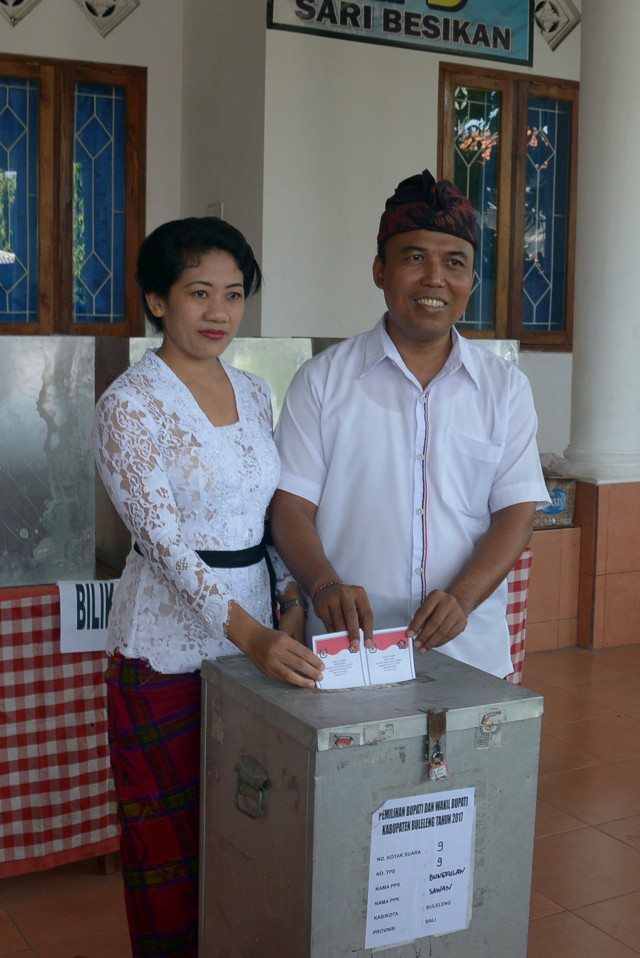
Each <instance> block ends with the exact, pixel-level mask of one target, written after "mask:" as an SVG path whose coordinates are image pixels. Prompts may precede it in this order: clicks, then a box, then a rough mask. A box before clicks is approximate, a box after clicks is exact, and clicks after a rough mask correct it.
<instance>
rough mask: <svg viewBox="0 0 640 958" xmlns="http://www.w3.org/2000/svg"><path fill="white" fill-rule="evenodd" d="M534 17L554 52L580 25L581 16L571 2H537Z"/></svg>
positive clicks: (564, 0) (558, 0)
mask: <svg viewBox="0 0 640 958" xmlns="http://www.w3.org/2000/svg"><path fill="white" fill-rule="evenodd" d="M533 15H534V17H535V21H536V23H537V24H538V27H539V28H540V32H541V33H542V36H543V37H544V38H545V40H546V41H547V43H548V44H549V46H550V47H551V49H552V50H555V48H556V47H557V46H558V45H559V44H560V43H562V41H563V40H564V39H565V37H566V36H567V35H568V34H569V33H571V31H572V30H573V28H574V27H575V26H577V25H578V24H579V23H580V14H579V13H578V11H577V10H576V8H575V7H574V5H573V3H572V2H571V0H537V2H536V5H535V7H534V12H533Z"/></svg>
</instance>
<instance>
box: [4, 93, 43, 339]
mask: <svg viewBox="0 0 640 958" xmlns="http://www.w3.org/2000/svg"><path fill="white" fill-rule="evenodd" d="M39 101H40V84H39V82H38V81H37V80H32V79H29V78H24V79H22V78H15V77H11V76H4V77H2V76H0V325H2V324H6V323H37V322H38V154H39V143H38V135H39V129H40V124H39V116H38V113H39V111H38V104H39Z"/></svg>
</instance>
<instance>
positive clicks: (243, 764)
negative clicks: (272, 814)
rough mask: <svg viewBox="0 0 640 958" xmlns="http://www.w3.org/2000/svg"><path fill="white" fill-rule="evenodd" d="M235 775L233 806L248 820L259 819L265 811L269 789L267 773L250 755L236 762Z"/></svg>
mask: <svg viewBox="0 0 640 958" xmlns="http://www.w3.org/2000/svg"><path fill="white" fill-rule="evenodd" d="M234 771H235V772H236V773H237V776H238V778H237V781H236V793H235V805H236V808H237V809H238V811H239V812H242V814H243V815H248V816H249V818H260V816H261V815H265V814H266V811H267V796H266V790H267V789H268V788H270V787H271V782H270V781H269V773H268V772H267V770H266V769H265V768H264V766H263V765H261V764H260V762H259V761H258V760H257V759H256V758H253V756H251V755H242V756H241V757H240V761H239V762H236V764H235V766H234Z"/></svg>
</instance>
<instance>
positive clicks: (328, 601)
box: [313, 582, 373, 649]
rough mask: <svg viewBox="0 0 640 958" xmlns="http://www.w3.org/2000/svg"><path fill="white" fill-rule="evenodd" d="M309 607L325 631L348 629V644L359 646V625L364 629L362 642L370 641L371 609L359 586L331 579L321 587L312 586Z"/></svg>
mask: <svg viewBox="0 0 640 958" xmlns="http://www.w3.org/2000/svg"><path fill="white" fill-rule="evenodd" d="M313 608H314V610H315V613H316V615H317V616H318V617H319V618H320V619H322V622H323V623H324V627H325V628H326V630H327V632H348V633H349V641H350V642H351V646H352V648H354V649H357V648H359V646H360V632H359V630H360V628H362V631H363V633H364V643H365V645H371V642H372V635H373V612H372V611H371V606H370V605H369V599H368V597H367V593H366V592H365V590H364V589H363V588H362V586H359V585H347V584H346V583H344V582H334V583H333V584H332V585H329V586H325V587H324V588H322V587H320V588H316V591H315V598H314V600H313Z"/></svg>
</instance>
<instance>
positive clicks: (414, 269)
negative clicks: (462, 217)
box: [373, 230, 474, 348]
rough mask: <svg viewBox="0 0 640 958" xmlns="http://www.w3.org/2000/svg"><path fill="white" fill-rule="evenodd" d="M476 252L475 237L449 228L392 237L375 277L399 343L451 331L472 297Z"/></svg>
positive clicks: (425, 339) (434, 338)
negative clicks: (465, 237)
mask: <svg viewBox="0 0 640 958" xmlns="http://www.w3.org/2000/svg"><path fill="white" fill-rule="evenodd" d="M473 255H474V250H473V246H472V245H471V243H468V242H467V240H463V239H459V238H458V237H457V236H451V235H450V234H449V233H436V232H432V231H431V230H412V231H411V232H409V233H398V234H397V235H396V236H392V237H391V238H390V239H389V240H387V244H386V247H385V259H384V263H383V262H382V260H381V259H380V257H379V256H376V258H375V260H374V263H373V279H374V282H375V284H376V286H377V287H378V288H379V289H381V290H382V291H383V292H384V298H385V301H386V304H387V310H388V318H387V331H388V333H389V336H390V337H391V339H392V340H393V341H394V343H395V344H396V346H398V348H400V347H401V345H402V344H406V345H410V344H413V345H414V346H417V345H420V344H429V343H434V342H438V341H440V340H442V339H443V338H445V337H448V336H449V333H450V331H451V327H452V326H453V325H454V323H457V322H458V320H459V319H460V318H461V316H462V314H463V313H464V311H465V308H466V305H467V302H468V300H469V295H470V293H471V286H472V283H473Z"/></svg>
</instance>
